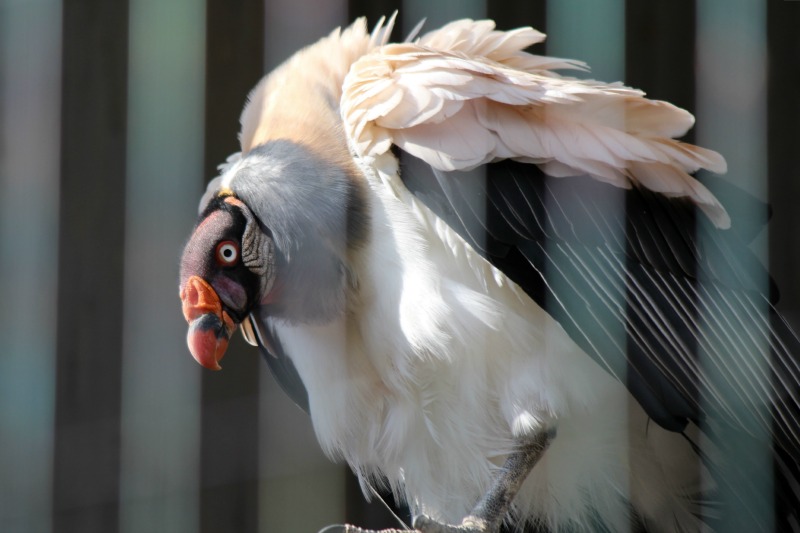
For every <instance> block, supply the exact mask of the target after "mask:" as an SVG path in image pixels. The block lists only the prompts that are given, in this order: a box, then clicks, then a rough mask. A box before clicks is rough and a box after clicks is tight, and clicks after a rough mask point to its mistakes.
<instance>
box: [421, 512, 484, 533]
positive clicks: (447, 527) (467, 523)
mask: <svg viewBox="0 0 800 533" xmlns="http://www.w3.org/2000/svg"><path fill="white" fill-rule="evenodd" d="M414 529H415V530H417V531H419V532H420V533H494V529H493V528H491V527H490V525H489V523H488V522H487V521H486V520H484V519H482V518H480V517H477V516H473V515H469V516H467V517H466V518H464V520H462V521H461V524H460V525H457V526H456V525H451V524H443V523H441V522H439V521H436V520H434V519H433V518H431V517H429V516H425V515H419V516H416V517H415V518H414Z"/></svg>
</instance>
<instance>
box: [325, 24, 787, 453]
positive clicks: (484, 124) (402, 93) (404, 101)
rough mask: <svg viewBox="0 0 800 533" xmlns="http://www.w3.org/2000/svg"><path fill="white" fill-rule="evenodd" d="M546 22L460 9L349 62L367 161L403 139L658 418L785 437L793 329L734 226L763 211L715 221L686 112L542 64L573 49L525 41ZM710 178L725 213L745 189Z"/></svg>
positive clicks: (467, 218)
mask: <svg viewBox="0 0 800 533" xmlns="http://www.w3.org/2000/svg"><path fill="white" fill-rule="evenodd" d="M543 37H544V36H543V35H542V34H540V33H538V32H536V31H535V30H533V29H531V28H522V29H519V30H514V31H511V32H499V31H495V30H494V25H493V23H491V22H489V21H480V22H474V21H471V20H462V21H458V22H455V23H452V24H450V25H448V26H445V27H444V28H442V29H441V30H437V31H434V32H432V33H429V34H427V35H425V36H423V37H422V38H420V39H418V40H417V41H416V42H414V43H404V44H393V45H386V46H383V47H379V48H377V49H376V50H375V51H373V52H372V53H370V54H368V55H366V56H364V57H362V58H361V59H360V60H359V61H357V62H356V63H355V64H354V65H353V67H352V68H351V70H350V73H349V74H348V76H347V78H346V79H345V83H344V92H343V97H342V102H341V112H342V117H343V119H344V124H345V130H346V131H347V133H348V136H349V138H350V141H351V146H352V147H353V148H354V149H355V150H356V152H357V153H358V154H359V155H360V156H361V157H362V158H365V159H367V160H369V159H370V158H376V159H375V160H376V161H378V159H377V158H378V157H380V156H381V155H382V154H384V153H386V152H387V151H388V150H389V149H390V148H391V146H392V145H394V146H397V147H399V148H400V149H401V150H402V151H404V152H406V154H407V155H408V156H409V157H408V158H407V159H406V165H405V168H404V171H403V173H402V175H403V180H404V182H405V184H406V186H407V187H408V188H409V189H410V190H411V191H412V192H413V193H414V194H416V195H417V196H419V197H420V198H421V199H422V200H423V201H424V202H426V203H427V204H428V205H429V207H430V208H431V209H432V210H433V211H434V212H435V213H436V214H437V215H438V216H440V217H441V218H443V219H444V220H445V221H446V222H447V223H448V224H450V225H451V226H452V227H453V228H454V229H455V230H456V231H457V232H459V233H460V234H461V235H462V236H463V237H464V238H465V239H466V240H467V242H469V243H470V244H471V245H472V247H473V248H475V250H476V251H478V252H479V253H480V254H482V255H483V256H484V257H485V258H486V259H488V260H489V261H490V262H492V264H494V265H495V266H497V267H498V268H500V269H501V270H502V271H503V272H505V273H506V274H507V275H508V276H509V277H511V279H513V280H514V281H515V282H517V283H518V284H519V285H520V286H521V287H522V288H523V289H524V290H525V291H526V292H527V293H528V294H529V295H530V296H531V297H532V298H533V299H534V300H536V301H537V302H538V303H539V304H540V305H542V306H543V307H545V308H546V309H547V310H548V311H549V312H550V313H551V314H552V316H554V317H555V318H556V319H557V320H559V322H560V323H561V324H562V325H563V326H564V328H565V329H566V330H567V332H568V333H569V334H570V335H571V336H572V338H573V339H574V340H575V341H576V342H577V343H578V344H579V345H580V346H581V347H582V348H583V349H584V350H585V351H586V352H587V353H588V354H590V355H591V356H592V357H594V358H595V359H596V360H597V361H598V362H600V363H601V364H602V365H603V366H604V367H605V368H606V369H607V370H608V371H609V372H611V373H612V374H613V375H615V376H616V377H617V378H619V379H620V380H622V381H624V382H625V383H626V384H627V386H628V388H629V389H630V391H631V392H632V393H633V395H634V396H635V397H636V398H637V399H638V400H639V402H640V403H641V404H642V406H643V407H644V408H645V410H646V411H647V412H648V413H649V414H650V416H651V417H652V418H653V419H654V420H655V421H657V422H658V423H659V424H661V425H662V426H664V427H666V428H669V429H673V430H681V429H682V428H683V427H684V426H685V425H686V423H687V422H688V421H690V420H692V421H696V422H699V421H702V420H707V419H709V417H708V415H711V414H713V415H714V417H711V418H713V419H715V420H716V419H718V418H721V419H724V420H726V421H728V422H730V423H732V424H734V425H735V426H737V427H741V428H748V429H750V430H752V431H758V430H759V429H760V430H764V431H771V430H774V432H775V434H776V436H777V438H779V439H780V440H781V441H782V442H783V443H784V444H785V445H786V446H788V447H790V448H792V449H793V450H794V449H796V448H797V446H798V442H800V441H799V440H798V436H797V434H796V428H797V420H796V419H795V413H796V411H797V409H796V408H797V404H796V401H795V399H794V396H793V393H794V392H795V391H796V388H797V384H798V383H799V382H800V379H799V378H798V376H799V375H800V372H799V371H798V365H797V363H796V361H795V360H794V358H793V355H792V354H793V353H800V343H798V341H797V339H796V338H795V336H794V335H793V334H792V333H791V331H790V330H789V329H788V328H787V327H786V326H785V324H784V323H783V322H782V320H781V319H780V317H778V316H777V314H776V313H775V311H774V309H773V308H772V304H773V303H774V299H775V297H776V291H775V290H774V288H773V286H772V282H771V280H770V278H769V276H768V274H767V273H766V272H765V271H764V269H763V267H762V266H761V265H760V263H759V262H758V261H757V259H756V258H755V257H754V256H753V254H752V253H751V252H750V251H749V250H748V248H747V246H746V242H745V240H746V239H747V238H749V237H751V236H752V235H754V234H755V233H757V231H758V227H760V223H761V222H763V217H762V219H761V220H758V219H757V220H755V221H750V222H745V221H746V219H745V217H744V215H742V218H741V222H739V221H736V222H734V227H733V229H732V230H731V231H721V230H720V229H719V228H727V227H729V226H730V224H731V218H730V216H729V213H728V211H726V209H725V208H724V207H723V206H722V204H721V203H720V202H719V200H718V199H717V197H716V196H715V195H714V194H712V193H711V191H710V190H709V187H708V186H706V185H705V184H704V183H703V182H702V181H700V180H698V179H696V178H695V177H694V176H693V175H692V174H694V173H696V172H697V171H698V170H700V169H709V170H712V171H715V172H724V171H725V162H724V160H723V159H722V157H721V156H719V154H716V153H715V152H712V151H710V150H706V149H703V148H699V147H696V146H692V145H689V144H685V143H681V142H680V141H677V140H675V139H674V137H677V136H680V135H683V134H684V133H685V132H686V131H687V129H688V128H690V127H691V126H692V124H693V121H694V119H693V117H692V116H691V114H689V113H688V112H686V111H684V110H681V109H679V108H676V107H674V106H672V105H671V104H668V103H666V102H657V101H651V100H648V99H646V98H644V94H643V93H642V92H641V91H637V90H634V89H631V88H628V87H624V86H622V85H620V84H605V83H602V82H598V81H592V80H589V81H586V80H578V79H574V78H568V77H562V76H560V75H558V74H556V73H555V72H553V69H554V68H565V67H573V68H575V67H577V68H581V67H582V65H580V64H576V63H574V62H571V61H565V60H560V59H554V58H547V57H542V56H536V55H533V54H529V53H526V52H523V51H522V49H523V48H524V47H526V46H528V45H530V44H533V43H535V42H538V41H541V40H542V39H543ZM509 159H511V160H513V161H509ZM498 160H506V161H504V162H499V163H493V162H495V161H498ZM531 163H535V164H531ZM481 165H485V167H483V168H485V171H483V172H481V171H480V169H481ZM471 169H477V170H478V171H477V172H476V171H475V170H472V171H471ZM484 175H485V179H484ZM706 181H708V182H709V183H711V182H713V185H714V187H715V188H716V189H717V190H718V191H720V192H721V194H722V195H723V196H724V197H726V198H727V199H733V200H734V204H732V206H731V209H733V210H734V212H735V214H737V216H738V215H739V214H741V212H745V211H747V208H750V207H752V203H753V202H754V201H755V200H752V199H747V198H746V196H744V195H743V194H741V193H736V192H733V191H732V189H731V188H729V187H725V186H724V184H723V182H721V181H720V180H718V179H717V180H715V179H713V178H708V179H707V180H706ZM736 200H742V202H743V203H744V204H747V205H745V206H744V207H743V208H739V207H738V206H737V205H735V204H736ZM698 209H699V210H700V211H701V214H700V215H698V212H697V210H698ZM755 211H756V212H762V213H766V209H765V208H764V207H763V205H761V206H758V209H756V210H755ZM770 409H771V410H772V412H770ZM773 415H774V416H773ZM773 422H774V427H773ZM706 424H708V422H706ZM707 429H708V428H707Z"/></svg>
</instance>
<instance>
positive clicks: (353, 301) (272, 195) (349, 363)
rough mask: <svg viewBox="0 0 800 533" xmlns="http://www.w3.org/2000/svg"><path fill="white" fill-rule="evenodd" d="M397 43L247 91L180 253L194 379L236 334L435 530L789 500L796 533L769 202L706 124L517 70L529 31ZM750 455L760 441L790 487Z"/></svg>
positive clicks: (785, 331) (355, 46)
mask: <svg viewBox="0 0 800 533" xmlns="http://www.w3.org/2000/svg"><path fill="white" fill-rule="evenodd" d="M392 23H393V20H390V21H389V22H388V23H386V24H384V23H383V21H381V23H379V24H378V26H377V27H376V29H375V30H374V31H373V32H371V33H370V32H368V30H367V28H366V24H365V22H364V20H358V21H356V22H355V23H354V24H353V25H352V26H350V27H349V28H347V29H345V30H343V31H340V30H336V31H334V32H333V33H331V34H330V35H329V36H327V37H325V38H323V39H322V40H320V41H319V42H317V43H316V44H314V45H312V46H309V47H307V48H305V49H303V50H301V51H299V52H298V53H296V54H295V55H294V56H293V57H291V58H290V59H289V60H287V61H286V62H285V63H284V64H283V65H281V66H280V67H279V68H277V69H276V70H275V71H274V72H272V73H271V74H269V75H267V76H266V77H265V78H264V79H262V80H261V81H260V82H259V83H258V85H257V86H256V87H255V88H254V89H253V91H252V93H251V94H250V96H249V99H248V101H247V103H246V105H245V107H244V111H243V113H242V116H241V134H240V141H241V153H239V154H235V155H233V156H232V157H231V158H229V160H228V162H227V163H225V164H224V165H223V166H222V167H221V175H220V176H219V177H217V178H216V179H214V180H213V181H212V182H211V183H210V184H209V186H208V189H207V192H206V193H205V195H204V196H203V198H202V200H201V202H200V207H199V218H198V222H197V225H196V227H195V228H194V231H193V233H192V235H191V237H190V239H189V241H188V243H187V245H186V248H185V250H184V252H183V257H182V260H181V270H180V297H181V300H182V303H183V313H184V315H185V318H186V320H187V321H188V323H189V333H188V344H189V349H190V351H191V353H192V355H193V356H194V357H195V359H197V361H198V362H199V363H200V364H202V365H203V366H205V367H207V368H210V369H215V370H218V369H220V360H221V359H222V357H223V355H224V354H225V349H226V347H227V344H228V340H229V339H230V337H231V335H232V334H233V333H234V331H235V330H236V329H237V327H240V328H241V329H242V331H243V332H244V333H245V337H246V338H247V339H248V340H249V341H250V342H251V343H253V344H256V345H258V346H259V347H260V348H261V350H262V352H264V354H265V356H266V360H267V362H268V364H269V365H270V367H271V369H272V371H273V372H274V373H275V375H276V376H277V378H278V380H279V381H280V382H281V383H282V385H283V387H284V388H285V389H286V390H287V391H288V392H289V393H290V394H291V395H292V397H293V398H294V399H295V400H296V401H297V403H298V404H300V405H301V406H302V407H304V408H305V409H306V410H307V411H308V412H309V413H310V416H311V420H312V422H313V426H314V430H315V432H316V436H317V438H318V439H319V442H320V445H321V446H322V448H323V450H324V451H325V452H326V453H327V454H328V455H330V456H331V457H332V458H337V459H343V460H345V461H346V462H347V463H348V464H349V466H350V467H351V468H352V470H353V472H354V473H355V474H356V475H357V476H358V478H359V480H360V481H361V483H362V487H363V488H364V490H365V493H368V492H369V490H370V488H371V487H372V486H373V485H375V484H381V485H383V486H384V487H385V488H386V489H387V490H391V491H392V492H393V493H394V496H395V497H396V498H397V499H398V500H400V501H403V502H406V503H407V505H408V506H409V509H410V511H411V513H412V515H413V516H414V527H415V529H416V530H419V531H422V532H425V533H433V532H440V531H442V532H444V531H447V532H455V531H474V532H494V531H499V530H500V529H501V528H504V527H505V528H508V527H511V528H517V529H519V530H522V529H525V528H530V529H531V530H537V531H538V530H549V531H642V530H646V531H699V530H701V529H705V530H707V529H708V528H713V527H714V524H715V523H716V522H715V520H717V519H718V518H719V517H720V516H725V513H728V512H731V511H733V510H736V511H737V512H738V513H740V514H741V516H744V517H748V516H754V515H751V513H750V511H749V509H750V508H753V509H756V508H758V506H759V505H762V504H764V502H767V503H766V504H764V505H771V504H770V503H769V502H772V501H774V502H775V504H774V509H775V514H774V515H772V516H773V518H774V520H775V524H778V523H780V524H789V525H792V526H795V527H796V526H797V524H798V522H797V516H796V511H797V509H796V502H797V490H798V484H797V481H796V479H795V478H794V476H793V474H792V473H793V472H794V470H795V469H796V467H797V458H798V444H800V441H799V440H798V424H797V418H796V417H797V407H798V404H797V396H796V392H797V388H798V383H800V380H799V379H798V378H799V377H800V369H799V368H798V362H797V361H796V360H795V358H794V354H796V353H800V342H798V339H797V337H795V335H794V334H793V333H792V332H791V330H790V329H789V327H788V326H787V325H786V324H785V322H784V321H783V320H782V319H781V317H780V316H779V315H778V314H777V312H776V311H775V310H774V308H773V303H774V302H775V301H776V298H777V291H776V290H775V288H774V287H773V286H772V282H771V281H770V278H769V276H768V274H767V273H766V272H765V270H764V268H763V267H762V266H761V265H760V263H759V262H758V260H757V259H756V258H755V256H754V255H753V253H752V252H751V251H750V250H749V248H748V244H749V242H750V241H751V240H752V238H753V237H754V236H755V235H756V234H757V233H758V232H759V231H760V229H761V227H762V225H763V224H764V223H765V218H766V215H765V216H763V217H762V216H759V215H758V213H765V212H766V211H767V210H766V209H765V206H764V205H763V204H761V203H759V201H758V200H756V199H754V198H752V197H750V196H749V195H747V194H746V193H744V192H742V191H740V190H739V189H736V188H734V187H732V186H730V185H728V184H727V183H725V182H724V181H723V179H722V178H720V177H718V176H715V175H714V174H721V173H724V172H725V170H726V164H725V160H724V159H723V157H722V156H720V155H719V154H718V153H716V152H713V151H711V150H708V149H705V148H701V147H698V146H693V145H691V144H687V143H684V142H681V141H679V140H676V139H677V138H678V137H681V136H682V135H684V134H685V133H686V132H687V130H688V129H690V128H691V127H692V125H693V123H694V117H693V116H692V115H691V114H690V113H688V112H687V111H684V110H682V109H679V108H677V107H675V106H673V105H671V104H669V103H667V102H662V101H654V100H649V99H647V98H645V96H644V93H642V92H641V91H639V90H636V89H632V88H629V87H626V86H624V85H622V84H620V83H603V82H600V81H593V80H586V79H577V78H574V77H570V76H567V75H564V74H563V73H560V72H563V71H564V70H565V69H579V70H581V69H585V68H586V66H585V65H584V64H582V63H580V62H578V61H572V60H565V59H557V58H553V57H545V56H541V55H534V54H532V53H528V52H526V51H524V50H525V49H526V48H527V47H529V46H530V45H533V44H535V43H538V42H541V41H542V40H543V39H544V35H543V34H541V33H539V32H537V31H536V30H534V29H532V28H530V27H526V28H520V29H516V30H513V31H497V30H495V28H494V23H493V22H491V21H487V20H483V21H472V20H460V21H457V22H454V23H451V24H448V25H447V26H444V27H443V28H441V29H439V30H436V31H431V32H429V33H427V34H424V35H422V36H420V37H416V36H413V37H412V38H411V39H409V40H407V41H406V42H402V43H398V44H388V36H389V33H390V31H391V29H392ZM753 213H756V214H755V215H754V214H753ZM734 441H735V443H740V442H749V441H754V442H763V441H766V442H767V449H768V453H769V454H770V456H769V458H768V461H767V463H766V468H767V469H769V468H770V467H771V465H774V468H775V476H774V477H775V483H776V486H777V487H778V488H777V489H776V490H775V491H774V494H771V493H770V494H762V492H763V491H759V490H755V491H754V490H752V487H749V486H748V485H749V483H746V482H742V480H743V479H745V480H746V479H747V476H749V475H750V474H749V473H748V472H749V471H748V468H755V467H753V466H752V465H751V464H750V462H751V461H750V459H749V456H744V457H739V458H737V459H735V460H731V459H730V458H731V457H735V456H731V455H726V453H725V451H726V450H727V449H728V448H730V447H731V445H732V444H733V443H734ZM753 462H754V463H755V462H756V461H753ZM762 467H763V464H762ZM762 467H758V468H762ZM762 469H763V468H762ZM766 492H769V491H766ZM721 493H724V494H727V495H728V496H727V499H726V500H725V502H727V503H725V504H724V505H722V504H720V501H721V500H720V499H719V498H718V497H717V495H718V494H721ZM759 502H760V503H759ZM762 506H763V505H762ZM733 507H735V509H732V508H733ZM769 509H770V511H771V510H772V509H773V508H772V507H769ZM754 512H755V511H754ZM754 524H755V526H753V525H748V526H747V528H746V530H748V531H753V530H755V529H758V527H759V526H760V525H761V526H763V527H767V526H765V525H764V523H762V522H759V519H756V520H754ZM769 527H772V526H769ZM776 527H777V526H776ZM753 528H755V529H753ZM349 530H351V531H360V530H358V529H357V528H354V527H352V528H351V529H349Z"/></svg>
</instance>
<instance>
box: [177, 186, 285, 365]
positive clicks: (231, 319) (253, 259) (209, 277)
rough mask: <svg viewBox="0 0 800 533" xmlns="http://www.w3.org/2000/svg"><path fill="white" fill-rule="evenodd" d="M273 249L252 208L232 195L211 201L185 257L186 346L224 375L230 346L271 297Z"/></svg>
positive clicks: (182, 275)
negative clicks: (239, 328)
mask: <svg viewBox="0 0 800 533" xmlns="http://www.w3.org/2000/svg"><path fill="white" fill-rule="evenodd" d="M273 250H274V246H273V242H272V239H271V238H270V235H269V231H268V230H266V229H263V228H262V227H261V226H260V225H259V223H258V222H257V221H256V219H255V217H254V216H253V215H252V213H251V211H250V210H249V208H248V207H247V206H246V205H245V204H244V203H243V202H242V201H241V200H239V199H238V198H236V197H235V196H233V195H226V194H221V195H220V196H218V197H216V198H214V199H213V200H212V201H211V202H209V204H208V206H207V207H206V208H205V209H204V210H203V212H202V213H201V215H200V218H199V221H198V223H197V226H196V227H195V229H194V232H193V233H192V235H191V237H190V239H189V242H188V243H187V244H186V248H185V249H184V252H183V257H182V259H181V270H180V298H181V301H182V304H183V305H182V307H183V315H184V317H185V318H186V321H187V322H188V323H189V332H188V335H187V343H188V345H189V350H190V351H191V353H192V356H194V358H195V359H196V360H197V362H198V363H200V364H201V365H203V366H204V367H206V368H209V369H212V370H219V369H220V368H221V367H220V365H219V361H220V360H221V359H222V357H223V356H224V355H225V350H226V349H227V347H228V341H229V340H230V338H231V335H233V332H234V331H235V329H236V327H237V325H239V324H240V323H241V322H242V321H243V320H244V319H245V318H246V317H247V316H248V314H249V313H250V311H251V310H252V309H253V308H254V307H255V306H256V305H257V304H258V303H259V302H261V300H262V298H263V297H264V296H265V293H267V292H268V290H269V287H271V285H272V281H273V280H274V278H275V273H274V270H275V269H274V261H273V257H274V253H273Z"/></svg>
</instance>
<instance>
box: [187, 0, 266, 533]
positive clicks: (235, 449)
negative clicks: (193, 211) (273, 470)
mask: <svg viewBox="0 0 800 533" xmlns="http://www.w3.org/2000/svg"><path fill="white" fill-rule="evenodd" d="M206 21H207V25H206V39H207V41H206V47H207V53H206V75H205V85H206V102H205V149H206V150H205V164H204V168H205V172H204V173H203V175H202V177H201V178H202V179H203V180H206V179H210V178H213V177H214V176H216V174H217V172H216V167H217V165H219V164H220V163H221V162H223V161H225V159H226V158H227V157H228V156H229V155H230V154H231V153H233V152H237V151H238V150H239V143H238V141H237V133H238V131H239V115H240V114H241V112H242V107H243V106H244V102H245V100H246V98H247V95H248V93H249V92H250V90H251V89H252V88H253V86H254V85H255V84H256V82H257V81H258V80H259V79H260V78H261V75H262V74H263V65H264V59H263V44H262V43H263V40H264V24H263V21H264V2H263V1H262V0H245V1H242V2H230V1H228V0H208V1H207V3H206ZM198 177H200V176H198ZM194 200H195V201H197V200H199V197H197V198H194ZM184 353H185V356H186V358H187V359H190V358H189V356H188V353H186V352H184ZM262 365H263V363H262V361H260V360H259V357H258V355H257V351H256V350H255V349H254V348H253V347H252V346H249V345H247V344H246V343H244V342H243V341H242V338H241V336H240V335H236V336H235V337H234V338H233V339H232V340H231V343H230V346H229V347H228V354H227V357H226V359H225V362H224V364H223V366H224V367H225V368H224V371H222V372H208V371H205V370H201V374H202V378H201V382H202V412H201V450H200V457H201V461H200V484H201V492H200V530H199V531H200V532H201V533H202V532H209V533H216V532H218V531H229V530H234V531H236V532H237V533H251V532H255V531H256V530H257V529H258V518H259V509H260V506H261V502H260V501H259V498H258V489H259V483H258V460H259V449H260V446H259V441H258V436H259V420H258V415H259V413H258V410H259V391H258V387H259V372H260V371H265V370H266V369H264V368H263V367H262Z"/></svg>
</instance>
